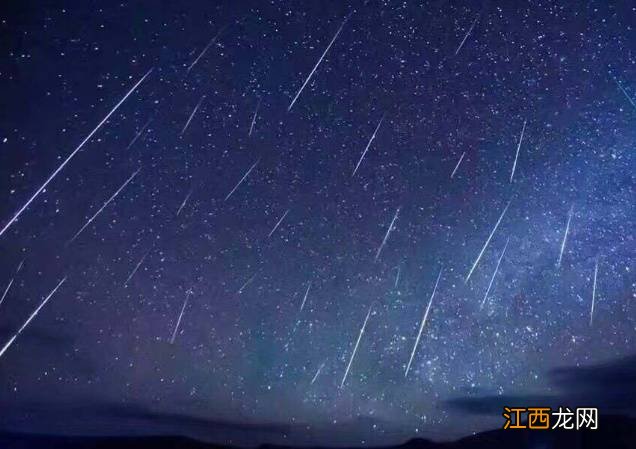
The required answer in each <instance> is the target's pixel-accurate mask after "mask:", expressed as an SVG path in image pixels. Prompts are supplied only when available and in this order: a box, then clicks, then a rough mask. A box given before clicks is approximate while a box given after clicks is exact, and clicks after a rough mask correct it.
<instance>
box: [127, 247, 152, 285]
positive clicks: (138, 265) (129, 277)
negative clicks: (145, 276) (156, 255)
mask: <svg viewBox="0 0 636 449" xmlns="http://www.w3.org/2000/svg"><path fill="white" fill-rule="evenodd" d="M151 250H152V248H150V249H149V250H148V251H147V252H146V254H144V255H143V256H142V257H141V259H140V260H139V262H138V263H137V265H135V268H134V269H133V270H132V272H131V273H130V275H128V279H126V282H124V287H128V283H129V282H130V280H131V279H132V278H133V276H134V275H135V273H137V270H139V267H141V265H142V264H143V263H144V260H146V256H147V255H148V254H149V253H150V251H151Z"/></svg>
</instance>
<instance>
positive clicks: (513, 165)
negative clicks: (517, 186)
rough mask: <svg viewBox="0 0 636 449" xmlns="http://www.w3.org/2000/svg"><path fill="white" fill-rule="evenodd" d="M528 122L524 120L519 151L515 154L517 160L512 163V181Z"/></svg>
mask: <svg viewBox="0 0 636 449" xmlns="http://www.w3.org/2000/svg"><path fill="white" fill-rule="evenodd" d="M526 122H527V120H524V121H523V128H521V136H519V143H518V144H517V152H516V154H515V161H514V162H513V164H512V173H510V182H512V178H514V176H515V169H516V168H517V159H519V150H520V149H521V142H522V141H523V133H524V132H525V130H526Z"/></svg>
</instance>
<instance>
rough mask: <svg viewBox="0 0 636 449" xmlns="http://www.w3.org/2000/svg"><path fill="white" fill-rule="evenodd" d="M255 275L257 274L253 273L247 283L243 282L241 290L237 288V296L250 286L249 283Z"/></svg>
mask: <svg viewBox="0 0 636 449" xmlns="http://www.w3.org/2000/svg"><path fill="white" fill-rule="evenodd" d="M257 274H258V273H254V274H253V275H252V277H251V278H249V279H248V280H247V281H245V284H243V286H242V287H241V288H239V291H238V294H239V295H240V294H241V293H243V290H245V287H247V286H248V285H249V284H250V282H252V281H253V280H254V278H255V277H256V275H257Z"/></svg>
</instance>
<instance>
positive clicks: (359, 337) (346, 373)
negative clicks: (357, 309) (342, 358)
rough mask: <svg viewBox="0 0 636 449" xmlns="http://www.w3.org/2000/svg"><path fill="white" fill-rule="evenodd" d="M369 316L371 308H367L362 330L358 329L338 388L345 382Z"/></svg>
mask: <svg viewBox="0 0 636 449" xmlns="http://www.w3.org/2000/svg"><path fill="white" fill-rule="evenodd" d="M370 315H371V307H369V311H368V312H367V317H366V318H365V319H364V324H362V328H361V329H360V334H359V335H358V340H356V345H355V346H354V347H353V353H352V354H351V358H350V359H349V364H348V365H347V369H346V370H345V373H344V376H343V377H342V382H340V388H342V386H343V385H344V383H345V382H346V380H347V376H348V375H349V369H350V368H351V363H352V362H353V359H354V357H355V356H356V352H357V351H358V345H360V339H361V338H362V334H364V328H365V327H366V326H367V321H369V316H370Z"/></svg>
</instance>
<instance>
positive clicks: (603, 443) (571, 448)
mask: <svg viewBox="0 0 636 449" xmlns="http://www.w3.org/2000/svg"><path fill="white" fill-rule="evenodd" d="M599 422H600V424H599V429H598V430H595V431H590V430H586V431H574V430H569V431H567V430H562V431H515V430H501V429H498V430H491V431H487V432H481V433H478V434H476V435H472V436H469V437H466V438H462V439H460V440H457V441H453V442H447V443H435V442H432V441H429V440H424V439H413V440H410V441H407V442H406V443H404V444H401V445H396V446H387V447H386V449H486V448H488V449H491V448H499V447H501V448H512V449H597V448H602V449H634V448H636V419H634V418H629V417H625V416H611V415H607V416H603V419H602V421H599ZM371 444H372V442H371ZM293 447H294V446H277V445H262V446H260V449H292V448H293ZM0 449H231V446H223V445H219V444H212V443H204V442H200V441H196V440H193V439H190V438H185V437H177V436H174V437H172V436H156V437H123V436H122V437H92V436H90V437H89V436H55V435H35V434H18V433H3V434H0ZM314 449H318V448H317V447H315V448H314Z"/></svg>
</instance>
